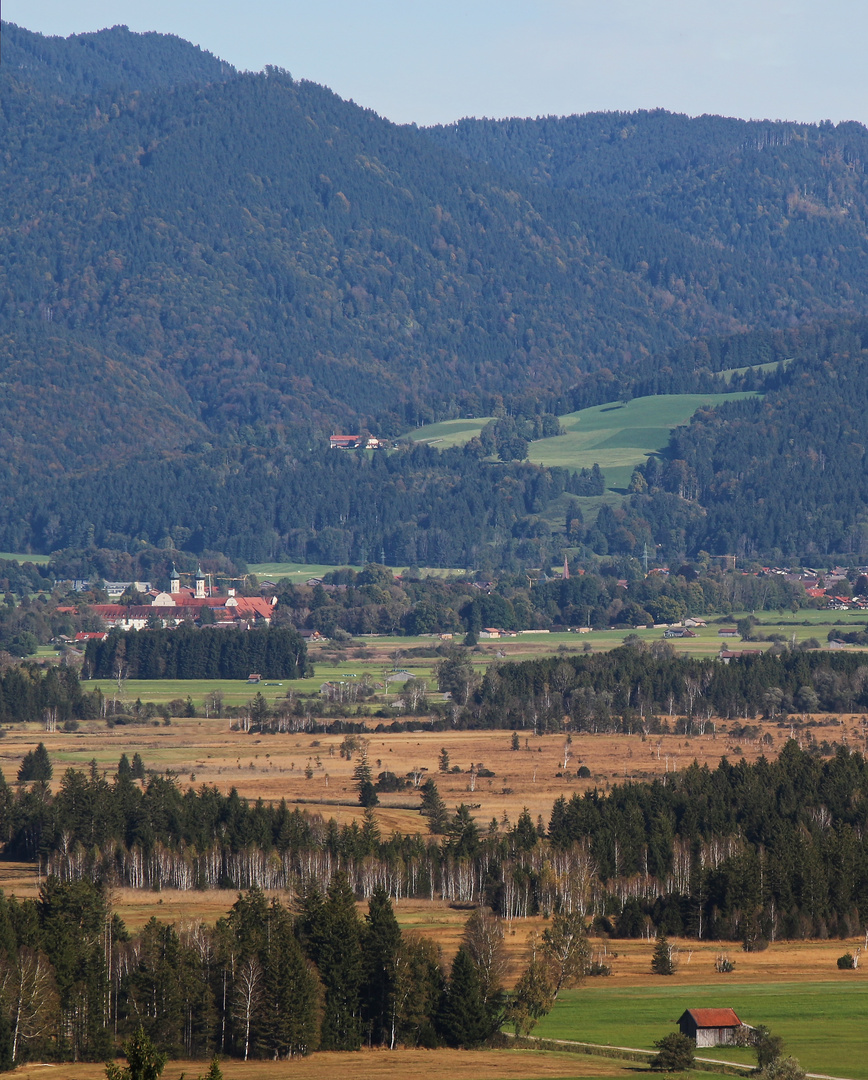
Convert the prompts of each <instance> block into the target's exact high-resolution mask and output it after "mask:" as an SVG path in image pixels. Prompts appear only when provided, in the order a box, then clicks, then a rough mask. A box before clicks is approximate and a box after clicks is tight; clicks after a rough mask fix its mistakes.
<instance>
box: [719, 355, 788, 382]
mask: <svg viewBox="0 0 868 1080" xmlns="http://www.w3.org/2000/svg"><path fill="white" fill-rule="evenodd" d="M794 359H795V358H794V357H792V356H791V357H789V358H788V359H787V360H770V361H769V363H767V364H747V365H746V366H745V367H733V368H724V369H723V370H722V371H719V372H718V373H717V374H718V375H720V376H721V377H722V378H723V379H724V380H725V381H726V382H728V383H731V382H732V379H733V376H734V375H744V374H745V373H746V372H748V371H760V372H762V374H763V375H767V374H768V373H769V372H770V371H776V370H777V369H778V368H779V367H782V368H784V369H786V368H788V367H789V366H790V364H792V362H793V360H794Z"/></svg>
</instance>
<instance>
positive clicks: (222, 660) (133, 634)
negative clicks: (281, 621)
mask: <svg viewBox="0 0 868 1080" xmlns="http://www.w3.org/2000/svg"><path fill="white" fill-rule="evenodd" d="M84 670H85V671H86V672H87V674H88V675H89V676H91V677H92V678H96V679H111V678H131V679H246V678H247V676H248V675H249V674H250V673H251V672H256V673H257V674H259V675H261V676H262V677H263V678H265V679H300V678H303V677H304V676H305V674H307V671H308V663H307V647H306V645H305V643H304V640H303V638H302V637H301V636H300V635H299V634H298V633H297V632H296V631H295V630H293V629H292V628H291V627H286V626H284V627H278V626H268V627H257V628H255V629H252V630H245V631H239V630H229V631H226V630H220V629H214V628H209V627H204V628H202V629H200V630H195V629H193V628H192V627H185V626H180V627H177V628H176V629H172V630H131V631H129V632H127V633H124V632H122V631H113V632H112V633H111V634H109V636H108V637H107V638H105V639H103V640H95V639H91V640H90V641H88V643H87V649H86V652H85V657H84Z"/></svg>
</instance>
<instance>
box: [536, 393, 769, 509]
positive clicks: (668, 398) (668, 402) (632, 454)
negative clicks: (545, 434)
mask: <svg viewBox="0 0 868 1080" xmlns="http://www.w3.org/2000/svg"><path fill="white" fill-rule="evenodd" d="M756 396H758V395H756V394H747V393H739V394H661V395H659V396H656V397H642V398H634V399H633V400H632V401H629V402H627V403H626V404H625V403H622V402H610V403H609V404H607V405H594V406H593V407H592V408H590V409H581V410H580V411H579V412H574V413H568V414H567V415H566V416H562V417H561V418H560V421H561V426H562V427H563V428H564V429H565V434H564V435H557V436H555V437H554V438H552V439H540V440H539V441H538V442H534V443H531V447H530V452H529V454H528V459H529V460H530V461H532V462H534V463H535V464H537V465H549V466H552V465H561V466H564V467H565V468H568V469H582V468H587V469H589V468H590V467H591V466H592V465H593V464H594V463H595V462H596V463H597V464H598V465H599V466H600V468H601V469H602V470H603V472H604V473H605V474H606V485H607V487H609V488H626V487H627V485H628V484H629V483H630V476H631V474H632V472H633V469H634V468H635V467H636V466H637V465H639V464H641V463H642V462H644V460H645V458H646V457H647V456H648V455H649V454H652V453H654V452H655V451H657V450H662V449H663V448H664V447H665V446H666V444H667V443H668V442H669V435H670V433H671V432H672V430H673V429H674V428H676V427H679V426H680V425H681V424H686V423H687V421H688V420H689V419H690V417H691V416H693V414H694V413H695V412H696V410H697V409H699V408H700V407H702V406H703V405H722V404H723V403H724V402H726V401H740V400H741V399H742V398H745V397H756Z"/></svg>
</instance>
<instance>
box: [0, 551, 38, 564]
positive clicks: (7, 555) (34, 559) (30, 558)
mask: <svg viewBox="0 0 868 1080" xmlns="http://www.w3.org/2000/svg"><path fill="white" fill-rule="evenodd" d="M0 559H6V561H7V562H18V563H26V562H29V563H33V564H34V565H35V566H45V564H46V563H47V562H49V560H50V556H49V555H21V554H19V553H17V552H15V551H0Z"/></svg>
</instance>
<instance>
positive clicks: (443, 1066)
mask: <svg viewBox="0 0 868 1080" xmlns="http://www.w3.org/2000/svg"><path fill="white" fill-rule="evenodd" d="M207 1068H208V1066H207V1062H202V1061H171V1062H169V1064H168V1065H167V1066H166V1069H165V1071H164V1072H163V1080H175V1078H176V1077H179V1076H181V1075H182V1074H183V1075H186V1076H187V1077H196V1076H200V1075H201V1074H202V1073H204V1072H207ZM220 1068H221V1071H222V1072H223V1075H224V1077H225V1078H226V1080H332V1077H335V1076H342V1075H345V1074H346V1075H351V1076H352V1077H353V1080H418V1077H419V1076H424V1077H425V1080H465V1078H466V1080H525V1078H527V1077H534V1078H540V1080H542V1078H544V1077H546V1078H547V1077H552V1078H554V1077H567V1076H578V1077H583V1076H588V1077H590V1076H623V1077H626V1076H628V1075H630V1072H631V1070H630V1069H629V1068H627V1067H625V1066H623V1065H619V1064H618V1063H617V1062H616V1061H612V1060H611V1059H609V1058H593V1057H585V1056H583V1055H577V1054H559V1053H554V1052H551V1051H545V1050H361V1051H359V1052H358V1053H334V1052H324V1053H321V1054H313V1055H312V1056H311V1057H307V1058H295V1059H294V1060H292V1061H247V1062H241V1061H226V1062H221V1065H220ZM9 1075H10V1076H13V1077H15V1078H16V1080H51V1078H53V1077H57V1078H61V1077H62V1078H64V1080H67V1078H68V1080H104V1077H105V1066H104V1065H98V1064H93V1063H80V1064H74V1065H73V1064H67V1063H64V1064H60V1065H47V1064H46V1065H23V1066H21V1067H20V1068H18V1069H16V1070H15V1071H14V1072H12V1073H10V1074H9Z"/></svg>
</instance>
